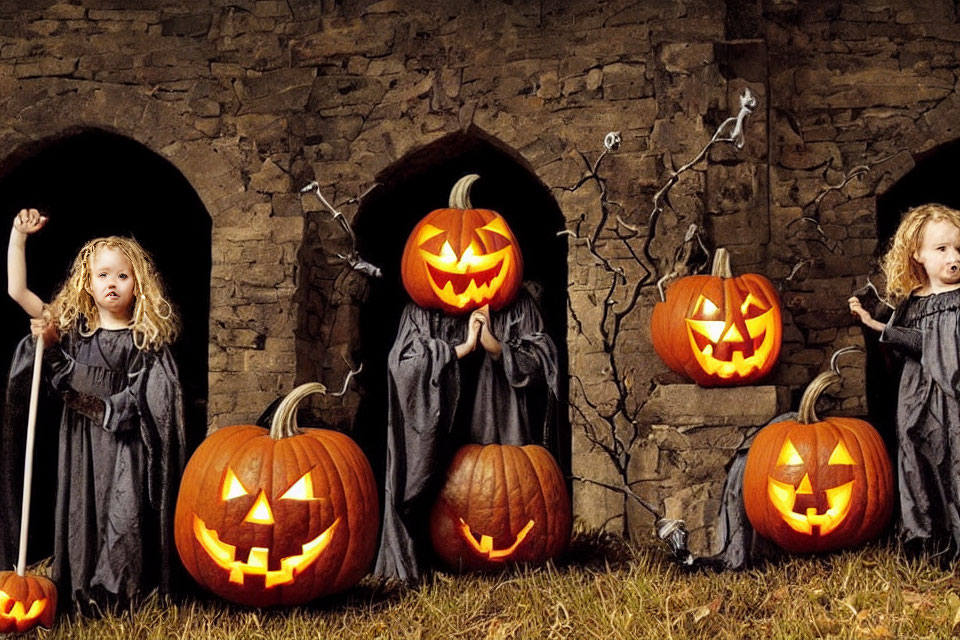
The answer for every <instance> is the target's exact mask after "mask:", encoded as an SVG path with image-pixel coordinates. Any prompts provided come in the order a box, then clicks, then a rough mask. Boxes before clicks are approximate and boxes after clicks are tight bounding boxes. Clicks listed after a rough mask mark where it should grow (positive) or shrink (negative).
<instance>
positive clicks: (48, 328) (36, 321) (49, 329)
mask: <svg viewBox="0 0 960 640" xmlns="http://www.w3.org/2000/svg"><path fill="white" fill-rule="evenodd" d="M41 334H42V335H43V346H44V348H46V347H49V346H50V345H52V344H57V343H58V342H60V330H59V329H58V328H57V324H56V323H55V322H50V321H49V320H46V319H44V318H30V335H32V336H33V337H34V338H36V337H38V336H39V335H41Z"/></svg>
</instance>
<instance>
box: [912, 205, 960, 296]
mask: <svg viewBox="0 0 960 640" xmlns="http://www.w3.org/2000/svg"><path fill="white" fill-rule="evenodd" d="M913 259H914V260H916V261H917V262H919V263H920V265H921V266H922V267H923V270H924V272H926V274H927V282H928V285H927V288H928V289H929V292H930V293H937V292H940V291H949V290H951V289H956V288H957V287H958V286H960V229H958V228H957V227H956V225H954V224H953V223H952V222H950V221H949V220H931V221H929V222H927V223H926V224H924V225H923V231H922V232H921V233H920V246H919V247H917V250H916V251H915V252H914V254H913Z"/></svg>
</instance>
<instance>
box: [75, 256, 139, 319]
mask: <svg viewBox="0 0 960 640" xmlns="http://www.w3.org/2000/svg"><path fill="white" fill-rule="evenodd" d="M135 283H136V280H135V278H134V275H133V265H131V264H130V260H128V259H127V256H126V255H124V253H123V251H121V250H120V249H117V248H113V247H100V248H99V249H97V251H96V252H95V253H94V254H93V258H92V259H91V261H90V283H89V284H88V285H87V287H86V290H87V293H89V294H90V295H91V296H93V302H94V304H96V305H97V311H99V312H100V323H101V325H102V326H103V327H105V328H107V329H118V328H122V327H124V326H126V325H127V323H129V322H130V318H131V317H132V314H133V297H134V291H133V290H134V284H135Z"/></svg>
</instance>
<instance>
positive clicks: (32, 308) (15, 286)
mask: <svg viewBox="0 0 960 640" xmlns="http://www.w3.org/2000/svg"><path fill="white" fill-rule="evenodd" d="M47 219H48V218H47V216H44V215H40V212H39V211H37V210H36V209H21V210H20V213H18V214H17V217H16V218H14V219H13V228H12V229H11V230H10V244H9V245H8V246H7V293H8V294H10V297H11V298H13V299H14V300H16V301H17V304H19V305H20V306H21V307H23V310H24V311H26V312H27V314H28V315H29V316H30V317H31V318H39V317H40V316H41V314H42V313H43V300H41V299H40V297H39V296H38V295H37V294H35V293H34V292H33V291H31V290H30V289H28V288H27V255H26V245H27V236H28V235H30V234H31V233H36V232H37V231H39V230H40V229H42V228H43V225H45V224H47Z"/></svg>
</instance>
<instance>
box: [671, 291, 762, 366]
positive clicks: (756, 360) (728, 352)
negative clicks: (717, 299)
mask: <svg viewBox="0 0 960 640" xmlns="http://www.w3.org/2000/svg"><path fill="white" fill-rule="evenodd" d="M759 304H760V303H759V302H758V301H757V300H756V298H754V297H753V296H752V294H751V295H749V296H748V297H747V300H745V301H744V302H743V304H742V305H741V313H742V314H743V315H741V316H739V322H727V321H725V320H706V319H699V318H687V319H686V324H687V335H688V336H689V338H690V347H691V351H692V353H693V356H694V358H695V359H696V361H697V363H698V364H699V365H700V367H701V368H702V369H703V371H704V372H705V373H706V374H708V375H711V376H712V375H716V376H718V377H720V378H724V379H726V378H732V377H734V376H746V375H747V374H749V373H750V372H752V371H755V370H759V369H760V368H761V367H763V366H764V365H765V364H766V363H767V362H768V361H769V358H770V354H771V352H772V351H773V349H774V346H775V345H776V339H777V330H778V327H779V318H778V317H777V314H776V313H775V311H774V310H773V309H771V308H767V309H766V310H765V311H763V312H762V313H760V314H759V315H754V316H753V317H747V315H746V314H747V313H748V309H749V310H751V311H755V309H756V308H757V305H759ZM764 306H766V304H764ZM711 309H714V310H715V309H716V305H714V304H713V303H712V302H711V301H710V300H709V298H705V297H703V296H701V300H700V302H699V303H698V312H699V313H698V315H701V316H708V317H709V316H710V315H712V313H713V311H711ZM738 325H739V326H738Z"/></svg>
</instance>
